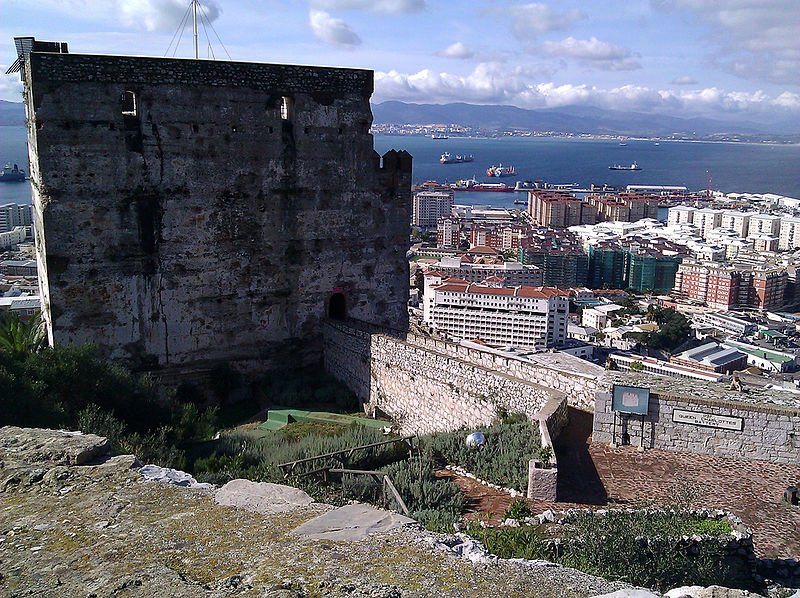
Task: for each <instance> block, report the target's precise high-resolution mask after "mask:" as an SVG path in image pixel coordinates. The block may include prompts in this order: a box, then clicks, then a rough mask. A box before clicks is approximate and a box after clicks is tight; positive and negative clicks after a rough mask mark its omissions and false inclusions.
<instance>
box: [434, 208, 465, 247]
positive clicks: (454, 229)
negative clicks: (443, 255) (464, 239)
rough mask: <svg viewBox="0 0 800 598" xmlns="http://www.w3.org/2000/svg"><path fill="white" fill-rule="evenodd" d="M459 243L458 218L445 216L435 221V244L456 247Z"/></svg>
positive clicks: (459, 229)
mask: <svg viewBox="0 0 800 598" xmlns="http://www.w3.org/2000/svg"><path fill="white" fill-rule="evenodd" d="M459 243H461V223H460V222H459V220H458V218H453V217H451V216H445V217H443V218H439V220H438V222H437V223H436V245H437V246H439V247H457V246H458V245H459Z"/></svg>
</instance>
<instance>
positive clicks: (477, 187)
mask: <svg viewBox="0 0 800 598" xmlns="http://www.w3.org/2000/svg"><path fill="white" fill-rule="evenodd" d="M450 188H451V189H452V190H453V191H489V192H494V193H508V192H511V191H513V190H514V187H511V186H510V185H506V184H505V183H481V182H479V181H477V180H476V179H475V177H473V178H471V179H463V180H458V181H456V182H455V183H452V184H451V185H450Z"/></svg>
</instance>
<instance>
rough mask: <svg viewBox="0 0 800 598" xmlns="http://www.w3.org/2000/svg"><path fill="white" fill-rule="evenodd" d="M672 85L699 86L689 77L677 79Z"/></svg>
mask: <svg viewBox="0 0 800 598" xmlns="http://www.w3.org/2000/svg"><path fill="white" fill-rule="evenodd" d="M670 83H672V84H673V85H697V80H696V79H694V78H693V77H690V76H688V75H684V76H682V77H675V78H674V79H673V80H672V81H670Z"/></svg>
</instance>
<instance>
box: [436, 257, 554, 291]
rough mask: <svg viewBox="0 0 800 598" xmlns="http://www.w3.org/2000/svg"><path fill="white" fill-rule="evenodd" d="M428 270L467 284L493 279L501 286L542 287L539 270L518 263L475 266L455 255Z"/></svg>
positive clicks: (464, 258) (444, 258)
mask: <svg viewBox="0 0 800 598" xmlns="http://www.w3.org/2000/svg"><path fill="white" fill-rule="evenodd" d="M430 269H431V270H432V271H436V272H440V273H441V274H442V275H443V276H444V277H445V278H450V277H452V278H459V279H461V280H466V281H467V282H483V281H484V280H486V279H487V278H493V277H494V278H496V279H497V278H502V279H503V280H504V283H503V285H502V286H509V287H518V286H528V287H540V286H542V270H541V268H539V267H538V266H533V265H527V264H520V263H519V262H502V263H500V264H476V263H473V261H472V260H471V258H469V257H467V256H462V255H457V256H453V257H443V258H442V259H441V260H440V261H439V262H437V263H435V264H432V265H431V267H430Z"/></svg>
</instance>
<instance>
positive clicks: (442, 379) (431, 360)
mask: <svg viewBox="0 0 800 598" xmlns="http://www.w3.org/2000/svg"><path fill="white" fill-rule="evenodd" d="M324 354H325V367H326V370H327V371H328V372H330V373H331V374H333V375H334V376H336V377H337V378H338V379H340V380H342V381H343V382H345V383H346V384H348V385H349V387H350V388H351V389H352V390H353V391H354V392H355V393H356V395H357V396H358V397H359V399H360V400H361V401H363V403H364V409H365V410H366V411H367V412H373V413H374V412H376V411H377V412H383V413H386V414H387V415H389V416H391V417H392V419H393V420H395V421H397V422H398V423H399V425H400V427H401V429H402V431H403V432H404V433H427V432H434V431H441V430H456V429H458V428H461V427H464V426H478V425H488V424H490V423H491V422H492V421H493V420H494V419H495V418H496V417H497V416H498V415H499V414H500V413H502V412H503V411H505V412H508V413H522V414H524V415H526V416H527V417H528V418H529V419H531V420H532V419H534V417H535V416H536V415H537V414H538V413H539V411H540V410H541V408H542V407H543V406H544V405H545V403H547V401H548V400H550V399H551V398H557V399H563V398H564V395H563V393H560V392H559V391H557V390H553V389H549V388H545V387H543V386H539V385H538V384H534V383H531V382H530V381H528V380H524V379H522V378H517V377H514V376H511V375H509V374H507V373H505V372H503V371H497V370H493V369H490V368H487V367H484V366H481V365H476V364H475V363H472V362H470V361H466V360H463V359H459V358H457V357H454V356H452V355H448V354H446V353H440V352H436V351H434V350H432V349H431V348H428V347H420V346H419V345H417V344H414V343H412V342H407V341H406V340H403V339H402V338H399V337H397V336H391V335H389V334H386V333H381V332H377V331H371V330H368V329H366V328H364V327H356V326H355V325H348V324H345V323H340V322H329V324H328V326H327V327H326V330H325V351H324Z"/></svg>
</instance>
